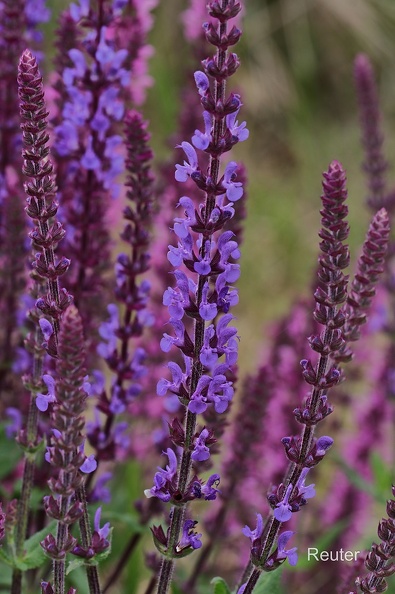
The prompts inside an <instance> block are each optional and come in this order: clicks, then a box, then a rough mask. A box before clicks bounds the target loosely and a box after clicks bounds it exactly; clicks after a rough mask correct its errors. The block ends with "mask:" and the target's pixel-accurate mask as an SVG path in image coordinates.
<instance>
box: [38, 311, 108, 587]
mask: <svg viewBox="0 0 395 594" xmlns="http://www.w3.org/2000/svg"><path fill="white" fill-rule="evenodd" d="M84 363H85V351H84V337H83V332H82V321H81V318H80V316H79V314H78V312H77V309H76V308H75V307H74V306H73V305H70V306H69V307H68V309H67V310H66V312H65V314H64V316H63V320H62V328H61V330H60V333H59V345H58V359H57V365H56V371H57V381H55V380H54V379H53V378H52V377H51V376H50V375H46V376H44V378H45V380H46V383H47V386H48V388H49V389H50V391H51V392H52V393H54V394H55V393H56V403H55V404H54V406H53V408H52V412H51V429H52V437H51V445H50V447H48V448H47V454H46V459H47V461H48V462H49V463H50V464H51V465H52V466H53V468H54V469H55V471H56V473H57V475H56V476H55V477H52V478H51V479H50V481H49V486H50V489H51V491H52V493H53V495H50V496H47V497H45V498H44V506H45V510H46V512H47V514H48V515H49V516H50V517H51V518H54V519H55V520H56V521H57V531H56V535H55V536H54V535H52V534H49V535H48V536H47V537H46V538H45V540H44V541H43V542H42V543H41V544H42V547H43V548H44V550H45V551H46V553H47V554H48V555H49V556H50V557H51V558H52V559H53V587H54V594H64V592H65V569H66V555H67V553H69V552H70V551H73V550H76V553H78V554H80V555H81V552H84V553H85V554H86V551H87V550H88V549H89V548H92V535H91V531H90V525H89V520H88V518H87V510H86V498H85V491H84V488H83V484H84V476H83V474H82V472H87V471H89V470H91V468H89V467H90V465H91V461H90V460H89V459H86V458H85V455H84V453H83V445H84V440H85V437H84V435H83V433H82V431H83V428H84V424H85V420H84V417H83V416H82V415H83V413H84V410H85V407H86V405H85V401H86V398H87V396H88V393H89V389H90V385H89V384H87V382H86V370H85V368H84ZM78 521H80V527H81V537H82V547H83V549H85V550H82V549H81V547H78V548H77V549H76V544H77V541H76V539H75V538H74V537H73V536H72V534H71V532H70V528H71V526H72V525H73V524H74V523H75V522H78ZM102 540H103V542H101V543H100V545H101V546H100V547H98V546H97V544H98V543H97V542H95V546H94V547H93V548H94V550H93V553H92V555H93V554H94V553H96V552H101V551H102V550H104V549H105V548H106V547H108V542H107V541H106V540H105V539H102ZM87 575H88V580H89V590H90V593H91V594H100V585H99V579H98V575H97V568H96V567H94V566H93V565H90V566H87Z"/></svg>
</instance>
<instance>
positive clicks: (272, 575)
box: [254, 565, 284, 594]
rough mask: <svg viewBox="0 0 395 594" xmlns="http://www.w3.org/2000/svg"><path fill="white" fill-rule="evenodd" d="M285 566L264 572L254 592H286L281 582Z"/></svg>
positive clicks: (278, 593) (256, 593) (258, 593)
mask: <svg viewBox="0 0 395 594" xmlns="http://www.w3.org/2000/svg"><path fill="white" fill-rule="evenodd" d="M282 573H283V566H282V565H281V566H280V567H279V568H278V569H275V570H274V571H269V572H264V573H262V575H261V577H260V578H259V580H258V583H257V585H256V586H255V588H254V594H284V589H283V587H282V584H281V575H282Z"/></svg>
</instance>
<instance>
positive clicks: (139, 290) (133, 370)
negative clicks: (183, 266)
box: [89, 111, 153, 460]
mask: <svg viewBox="0 0 395 594" xmlns="http://www.w3.org/2000/svg"><path fill="white" fill-rule="evenodd" d="M125 139H126V149H127V158H126V163H125V165H126V170H127V172H128V177H127V180H126V187H127V194H126V197H127V199H128V205H127V206H126V208H125V209H124V211H123V216H124V219H125V226H124V229H123V231H122V233H121V239H122V240H123V242H124V243H125V244H126V245H127V247H128V252H127V253H126V252H122V253H121V254H119V255H118V257H117V264H116V288H115V296H116V298H117V300H118V302H119V304H120V307H118V306H117V305H116V304H110V305H109V306H108V311H109V313H110V316H111V317H110V320H109V321H108V322H105V323H103V324H102V325H101V327H100V334H101V337H102V342H101V343H100V345H99V349H98V350H99V354H100V355H101V356H102V357H103V358H104V360H105V361H106V363H107V365H108V366H109V368H110V369H111V371H112V372H113V373H114V376H115V377H114V380H113V382H112V386H111V393H110V394H109V395H108V396H107V394H106V393H105V392H104V391H103V392H102V394H101V396H100V399H99V403H98V409H99V410H100V411H101V412H102V413H104V414H105V416H106V420H105V423H104V427H103V428H101V427H100V425H99V422H96V423H92V424H91V425H90V429H89V439H90V442H91V444H92V445H93V446H94V447H95V448H96V450H97V452H98V459H100V458H102V459H106V460H109V459H114V458H115V456H116V450H117V444H119V443H120V439H119V437H120V435H121V434H122V432H123V431H124V429H125V424H124V423H120V424H118V425H116V426H115V427H114V421H115V418H116V415H118V414H121V413H124V412H125V411H126V410H127V407H128V405H129V404H130V403H131V402H133V401H134V400H135V399H136V398H137V397H138V395H139V392H140V390H141V387H140V382H139V380H140V379H141V377H142V376H143V375H144V374H145V373H146V368H145V365H144V361H145V358H146V355H145V351H144V349H143V348H142V347H138V348H136V349H135V350H134V352H133V350H132V348H131V341H132V340H133V339H134V340H135V341H136V340H138V339H139V338H140V337H141V335H142V334H143V331H144V328H145V327H146V326H147V325H150V324H151V323H152V316H151V315H150V313H149V311H148V309H147V305H148V298H149V290H150V285H149V282H148V281H147V280H145V279H143V280H142V281H140V277H141V275H144V274H145V273H146V272H147V271H148V269H149V262H150V255H149V253H148V247H149V243H150V225H151V219H152V215H153V177H152V173H151V160H152V151H151V150H150V148H149V146H148V141H149V134H148V132H147V124H146V122H144V121H143V119H142V117H141V115H140V114H139V113H138V112H136V111H131V112H128V114H127V115H126V118H125Z"/></svg>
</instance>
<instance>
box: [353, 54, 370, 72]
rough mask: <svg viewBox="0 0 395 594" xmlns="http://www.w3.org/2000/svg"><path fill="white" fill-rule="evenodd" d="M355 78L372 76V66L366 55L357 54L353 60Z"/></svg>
mask: <svg viewBox="0 0 395 594" xmlns="http://www.w3.org/2000/svg"><path fill="white" fill-rule="evenodd" d="M354 73H355V76H372V75H373V68H372V64H371V62H370V60H369V58H368V56H367V55H366V54H357V56H356V57H355V60H354Z"/></svg>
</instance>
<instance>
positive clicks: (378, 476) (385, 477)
mask: <svg viewBox="0 0 395 594" xmlns="http://www.w3.org/2000/svg"><path fill="white" fill-rule="evenodd" d="M370 465H371V468H372V472H373V484H374V485H375V487H376V489H375V490H376V492H377V495H378V497H380V499H382V498H384V499H385V500H387V499H389V497H391V485H392V470H391V468H389V466H388V464H386V463H385V461H384V460H383V458H382V456H380V454H379V453H378V452H372V453H371V455H370Z"/></svg>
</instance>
